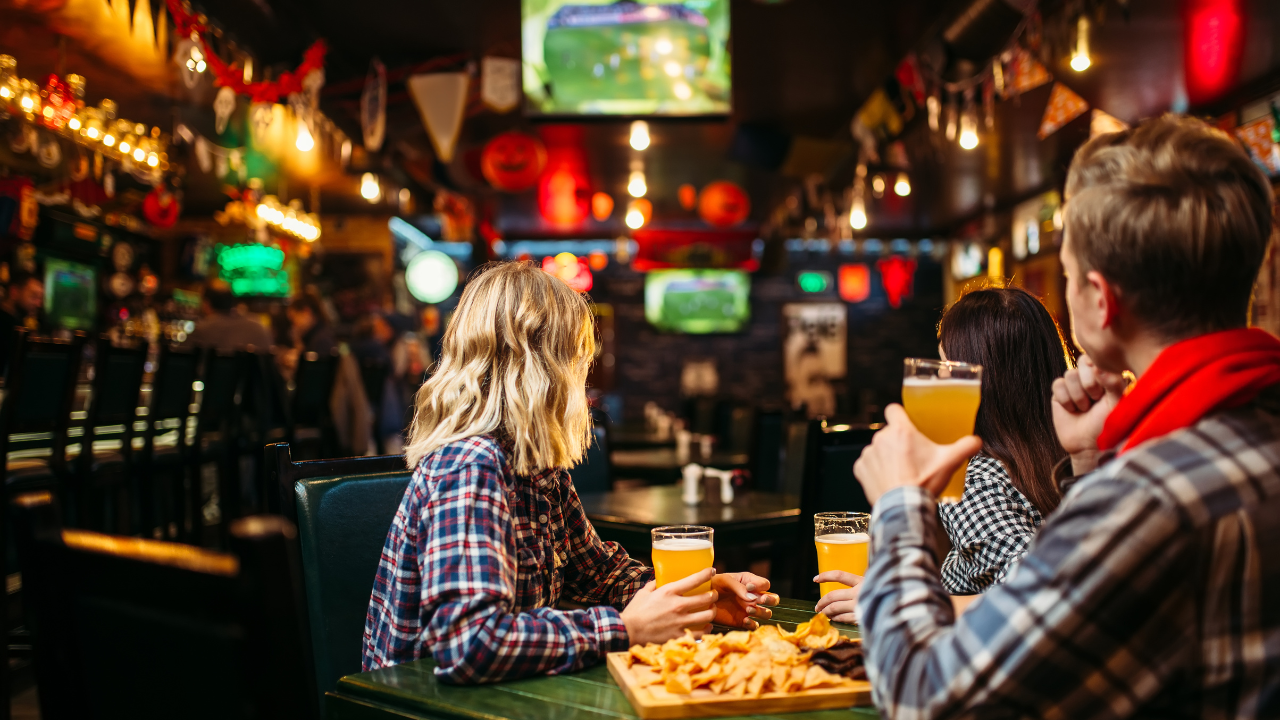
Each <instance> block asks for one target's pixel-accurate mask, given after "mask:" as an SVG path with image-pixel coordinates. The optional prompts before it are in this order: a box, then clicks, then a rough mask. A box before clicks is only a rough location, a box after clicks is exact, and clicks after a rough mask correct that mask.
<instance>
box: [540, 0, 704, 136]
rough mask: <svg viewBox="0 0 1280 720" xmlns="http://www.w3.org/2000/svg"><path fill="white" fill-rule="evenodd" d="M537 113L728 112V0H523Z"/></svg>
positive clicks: (641, 113) (662, 113)
mask: <svg viewBox="0 0 1280 720" xmlns="http://www.w3.org/2000/svg"><path fill="white" fill-rule="evenodd" d="M521 22H522V30H521V35H522V36H523V55H524V62H523V68H524V69H523V75H524V94H525V98H526V102H527V108H528V112H529V113H530V114H536V115H719V114H724V113H728V112H729V109H730V108H729V91H730V74H729V0H683V2H661V1H659V2H630V1H624V2H612V1H611V0H522V5H521Z"/></svg>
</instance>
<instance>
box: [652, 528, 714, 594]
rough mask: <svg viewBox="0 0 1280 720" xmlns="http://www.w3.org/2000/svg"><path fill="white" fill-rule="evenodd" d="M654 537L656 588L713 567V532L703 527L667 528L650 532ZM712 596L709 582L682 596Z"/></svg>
mask: <svg viewBox="0 0 1280 720" xmlns="http://www.w3.org/2000/svg"><path fill="white" fill-rule="evenodd" d="M649 532H650V534H651V536H652V537H653V576H654V577H653V579H654V585H655V586H656V587H662V586H663V585H666V584H667V583H671V582H675V581H677V580H681V579H683V578H687V577H689V576H690V575H693V574H694V573H697V572H699V571H702V570H706V569H707V568H709V567H711V566H712V565H713V564H714V563H715V558H716V554H715V545H714V544H713V542H712V541H713V540H714V537H715V532H716V531H715V530H712V529H711V528H709V527H703V526H702V525H668V526H666V527H659V528H654V529H653V530H651V531H649ZM708 592H711V583H710V581H708V582H705V583H703V584H701V585H699V586H698V587H696V588H694V589H693V590H691V591H689V592H687V593H685V597H692V596H694V595H698V594H700V593H708Z"/></svg>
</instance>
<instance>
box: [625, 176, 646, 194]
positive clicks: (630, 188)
mask: <svg viewBox="0 0 1280 720" xmlns="http://www.w3.org/2000/svg"><path fill="white" fill-rule="evenodd" d="M627 192H629V193H631V197H644V194H645V193H647V192H649V186H648V185H645V182H644V173H642V172H640V171H639V170H636V171H635V172H633V173H631V181H630V182H628V183H627Z"/></svg>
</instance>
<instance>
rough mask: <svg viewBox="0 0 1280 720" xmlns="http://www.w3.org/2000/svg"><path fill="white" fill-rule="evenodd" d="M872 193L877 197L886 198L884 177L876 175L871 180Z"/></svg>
mask: <svg viewBox="0 0 1280 720" xmlns="http://www.w3.org/2000/svg"><path fill="white" fill-rule="evenodd" d="M871 193H872V194H873V195H875V196H876V197H883V196H884V176H883V175H876V176H875V177H873V178H871Z"/></svg>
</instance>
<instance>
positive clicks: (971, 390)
mask: <svg viewBox="0 0 1280 720" xmlns="http://www.w3.org/2000/svg"><path fill="white" fill-rule="evenodd" d="M903 369H904V373H903V380H902V405H903V407H905V408H906V410H907V416H908V417H910V418H911V422H912V424H914V425H915V426H916V428H917V429H918V430H920V432H922V433H924V434H925V436H926V437H928V438H929V439H930V440H932V441H934V442H936V443H939V444H941V445H947V444H950V443H953V442H955V441H957V440H959V439H960V438H962V437H964V436H965V435H972V434H973V424H974V421H975V420H976V419H977V417H978V404H979V403H980V402H981V400H982V366H981V365H970V364H968V363H961V362H949V361H946V360H926V359H921V358H907V359H906V360H905V361H904V368H903ZM964 473H965V466H963V465H962V466H960V469H958V470H956V472H955V474H953V475H952V476H951V480H950V482H948V483H947V487H946V489H945V490H943V491H942V494H941V495H940V496H939V497H938V502H944V503H945V502H959V501H960V498H961V497H962V496H963V495H964Z"/></svg>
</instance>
